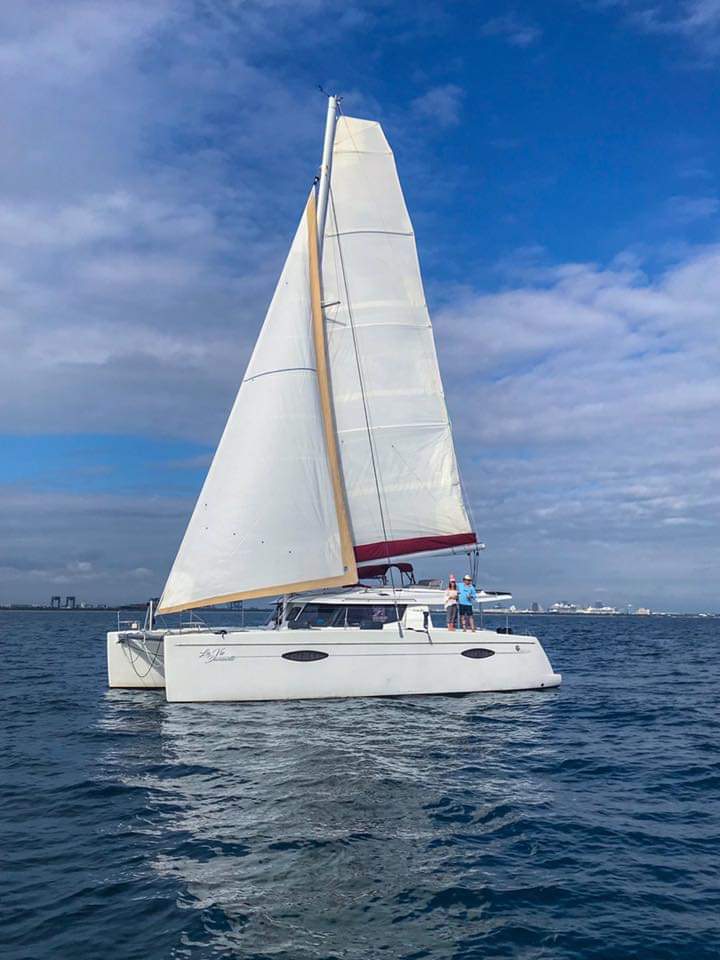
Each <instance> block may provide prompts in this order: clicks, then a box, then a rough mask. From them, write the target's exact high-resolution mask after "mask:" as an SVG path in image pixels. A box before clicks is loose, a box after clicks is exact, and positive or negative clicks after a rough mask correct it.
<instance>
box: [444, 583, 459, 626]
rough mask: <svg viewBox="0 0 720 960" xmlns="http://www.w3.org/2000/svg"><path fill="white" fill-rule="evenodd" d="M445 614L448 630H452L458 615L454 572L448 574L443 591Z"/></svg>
mask: <svg viewBox="0 0 720 960" xmlns="http://www.w3.org/2000/svg"><path fill="white" fill-rule="evenodd" d="M445 615H446V616H447V625H448V630H454V629H455V625H456V624H457V615H458V588H457V580H456V579H455V574H453V573H451V574H450V579H449V580H448V587H447V590H446V591H445Z"/></svg>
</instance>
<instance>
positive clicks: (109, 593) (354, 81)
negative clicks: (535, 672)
mask: <svg viewBox="0 0 720 960" xmlns="http://www.w3.org/2000/svg"><path fill="white" fill-rule="evenodd" d="M320 25H322V33H323V43H322V44H320V45H319V44H318V43H317V36H318V30H319V29H320ZM0 28H1V35H2V39H1V40H0V75H2V79H3V85H4V91H5V95H4V118H3V119H4V125H5V131H4V145H5V149H4V150H3V154H2V157H0V173H1V174H2V176H1V177H0V184H2V186H0V245H2V251H1V254H2V259H1V260H0V263H1V266H0V275H1V276H2V282H3V291H4V292H3V313H2V318H1V319H0V323H2V325H3V326H2V329H3V351H2V354H0V374H1V382H2V387H1V388H0V396H1V397H2V404H1V405H0V434H1V435H2V437H1V439H2V448H3V457H2V458H1V459H0V504H1V506H0V543H1V544H2V549H1V553H0V597H1V598H6V599H7V600H8V601H10V600H11V599H12V600H16V601H17V602H37V603H40V602H46V601H48V600H49V598H50V597H51V596H52V595H54V594H58V593H62V594H63V595H65V594H75V595H76V596H78V597H83V598H85V599H87V600H88V601H90V602H108V603H112V602H117V601H118V600H125V599H128V598H131V597H137V598H139V599H142V598H143V597H146V596H156V595H158V594H159V593H160V592H161V590H162V586H163V582H164V579H165V577H166V575H167V573H168V570H169V567H170V564H171V561H172V558H173V556H174V554H175V551H176V548H177V545H178V543H179V541H180V538H181V536H182V533H183V530H184V527H185V524H186V522H187V519H188V516H189V513H190V511H191V510H192V507H193V504H194V501H195V497H196V496H197V493H198V491H199V488H200V485H201V483H202V479H203V476H204V473H205V471H206V470H207V466H208V464H209V462H210V458H211V456H212V451H213V450H214V448H215V445H216V443H217V440H218V437H219V435H220V432H221V430H222V426H223V423H224V420H225V417H226V415H227V412H228V409H229V407H230V405H231V403H232V401H233V398H234V395H235V392H236V390H237V387H238V384H239V382H240V379H241V377H242V373H243V370H244V368H245V364H246V362H247V360H248V356H249V351H250V349H251V346H252V344H253V342H254V340H255V336H256V334H257V331H258V329H259V326H260V324H261V322H262V319H263V316H264V312H265V309H266V306H267V303H268V301H269V299H270V296H271V294H272V291H273V287H274V284H275V281H276V278H277V276H278V273H279V270H280V267H281V265H282V262H283V260H284V257H285V254H286V251H287V249H288V245H289V241H290V237H291V233H292V231H293V230H294V227H295V224H296V222H297V219H298V217H299V214H300V210H299V209H298V202H299V201H298V198H299V197H302V196H303V195H304V194H305V192H306V191H307V190H308V189H309V187H310V185H311V183H312V179H313V176H314V174H315V170H316V167H317V164H318V162H319V151H320V145H321V138H322V128H323V120H324V110H325V103H324V99H323V96H322V95H321V93H320V91H319V90H318V85H319V84H320V85H322V86H323V87H324V88H325V89H329V90H332V91H338V92H339V93H341V94H343V96H344V101H343V108H344V109H345V110H346V112H347V113H348V114H350V115H356V116H371V117H373V118H376V119H379V120H380V121H381V122H382V123H383V126H384V129H385V131H386V133H387V136H388V139H389V141H390V143H391V145H392V146H393V148H394V150H395V155H396V160H397V164H398V169H399V171H400V176H401V179H402V183H403V188H404V189H405V192H406V198H407V203H408V207H409V210H410V214H411V216H412V218H413V221H414V225H415V230H416V234H417V241H418V248H419V253H420V258H421V264H422V268H423V275H424V278H425V282H426V295H427V299H428V303H429V306H430V312H431V316H432V318H433V323H434V329H435V335H436V341H437V348H438V354H439V359H440V365H441V370H442V374H443V378H444V384H445V390H446V394H447V401H448V406H449V410H450V414H451V417H452V420H453V428H454V435H455V440H456V445H457V449H458V456H459V462H460V468H461V471H462V477H463V481H464V485H465V488H466V490H467V494H468V498H469V500H470V502H471V505H472V509H473V515H474V521H475V527H476V530H477V532H478V535H479V537H480V539H481V540H483V541H485V542H486V543H487V545H488V549H487V551H486V552H485V553H484V554H483V556H482V559H481V567H480V571H481V572H480V577H479V581H480V583H482V584H483V585H485V586H486V587H488V588H489V589H500V588H506V589H508V590H510V591H511V592H512V593H513V595H514V596H515V597H516V598H517V602H518V603H522V604H530V603H531V602H532V601H533V600H537V601H539V602H542V603H543V605H546V604H549V603H552V602H554V601H556V600H558V599H561V598H562V597H565V596H569V597H580V598H584V599H583V602H588V603H593V602H595V601H596V600H606V599H607V601H608V602H609V603H611V604H613V605H616V606H624V605H626V604H627V603H632V604H633V605H637V606H645V607H650V608H653V609H670V610H686V611H689V612H693V611H704V610H712V609H715V608H716V607H717V606H718V605H720V601H719V600H718V598H717V582H718V573H717V571H718V569H719V568H720V492H718V477H720V441H719V440H718V423H720V359H719V358H720V349H718V348H719V347H720V343H719V342H718V340H719V338H720V235H719V233H720V231H719V229H718V227H719V223H720V219H719V218H720V183H719V182H718V170H719V169H720V124H718V122H717V118H718V116H720V8H718V7H717V5H708V4H706V3H703V0H679V2H678V3H676V4H654V3H652V4H651V3H648V2H645V0H625V2H622V3H620V2H617V3H612V2H599V0H598V2H580V0H575V2H574V0H563V2H561V3H558V4H549V5H548V4H543V3H540V2H539V0H536V2H521V3H519V4H513V6H512V10H511V11H509V9H508V8H507V6H505V5H503V4H501V3H494V2H488V3H483V4H481V5H475V4H473V5H470V4H454V5H448V4H443V3H439V2H432V0H431V2H430V3H427V4H422V5H417V4H412V5H411V4H409V3H405V2H401V3H398V4H393V5H387V4H384V3H380V2H368V3H363V4H355V3H353V2H351V3H349V4H346V5H344V6H343V7H342V9H338V8H337V7H336V6H335V5H330V4H329V3H327V2H326V0H312V2H303V0H300V2H299V3H289V2H287V0H278V2H275V3H272V4H267V5H263V4H229V3H228V4H222V3H221V4H195V3H192V2H186V0H142V2H141V0H126V2H124V3H122V4H117V3H113V2H110V0H82V2H81V0H53V2H50V0H39V2H37V3H34V4H32V5H18V4H5V5H4V6H3V8H2V9H1V10H0ZM387 366H388V377H389V378H391V377H392V374H393V358H392V357H388V358H387ZM259 415H261V411H259ZM248 456H252V451H248ZM462 569H463V563H462V562H461V561H460V559H459V558H454V559H452V560H446V559H441V560H437V559H428V560H423V561H420V562H419V563H418V564H417V572H418V576H426V575H441V576H443V577H446V576H447V573H448V572H449V571H451V570H452V571H454V572H456V573H460V572H461V571H462Z"/></svg>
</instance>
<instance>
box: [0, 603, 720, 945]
mask: <svg viewBox="0 0 720 960" xmlns="http://www.w3.org/2000/svg"><path fill="white" fill-rule="evenodd" d="M637 619H638V620H639V619H640V618H637ZM643 621H644V622H642V623H639V624H634V623H632V624H631V623H630V621H628V620H625V619H620V618H618V619H616V620H615V622H614V623H613V622H603V623H598V622H597V621H594V622H584V623H582V624H578V623H577V621H572V620H563V619H562V618H558V619H557V620H555V621H553V622H552V623H551V622H549V621H548V620H544V621H543V620H538V621H536V622H534V623H533V626H535V625H536V623H537V625H538V629H540V628H541V627H542V628H543V629H544V630H545V631H546V633H545V635H543V634H542V633H541V639H543V641H547V645H548V648H549V653H550V654H551V657H552V659H553V662H554V663H555V662H556V663H557V667H558V669H560V670H562V671H563V672H564V674H565V676H566V679H567V681H568V682H567V683H566V685H565V686H564V687H563V688H561V689H560V690H559V691H546V692H544V693H515V694H505V695H491V696H488V695H484V696H467V697H418V698H412V699H410V698H406V699H386V700H348V701H308V702H295V703H261V704H246V705H234V704H167V703H166V702H165V701H164V699H163V696H162V693H158V692H153V691H147V692H146V691H107V690H106V689H105V687H104V673H103V658H104V650H103V647H102V640H101V638H102V632H103V629H104V627H105V625H104V623H103V621H102V619H100V618H98V619H96V620H95V621H93V620H92V618H88V615H85V616H83V615H78V616H77V617H76V618H75V621H74V626H73V628H72V629H68V630H63V631H62V632H60V631H59V627H60V625H61V623H62V624H64V625H67V624H69V623H70V621H69V620H64V621H60V620H58V619H57V618H55V620H52V622H49V621H47V620H46V621H38V622H37V623H35V624H34V626H33V627H32V630H33V631H34V632H33V633H32V637H33V638H34V640H35V642H36V643H39V642H40V640H42V642H43V644H44V645H45V649H46V651H47V655H46V656H44V657H43V658H42V659H39V658H37V657H35V658H33V657H32V656H29V655H28V647H27V640H28V638H29V636H30V632H29V627H28V621H24V622H23V623H20V624H18V623H17V622H15V623H13V624H12V625H11V626H12V630H14V633H12V631H11V632H10V635H11V636H12V637H14V645H12V644H11V645H10V647H9V648H8V649H9V650H10V653H9V657H8V661H7V663H8V669H9V670H10V671H11V672H13V676H14V686H13V692H12V695H11V697H10V698H9V699H8V708H7V716H6V717H5V721H6V726H7V729H8V730H9V731H10V732H11V733H12V742H11V747H10V752H9V771H10V778H9V780H8V784H9V790H8V803H7V806H6V811H7V814H8V820H7V823H8V824H9V825H10V826H9V830H8V837H7V843H5V844H4V848H5V849H6V850H7V851H8V852H9V854H10V857H11V862H12V863H13V867H12V870H11V871H10V872H9V873H8V875H7V880H6V883H5V887H4V888H3V889H0V894H2V902H3V904H4V908H5V910H6V912H7V916H6V917H3V920H5V921H6V922H5V924H4V927H3V929H4V930H5V932H6V934H7V935H8V936H9V938H10V940H9V943H10V952H9V953H6V954H5V955H4V958H5V956H7V957H9V958H10V960H15V958H18V960H19V958H21V957H22V958H26V957H33V958H36V957H37V958H39V960H46V958H48V960H49V958H51V957H52V958H55V957H65V956H68V957H69V956H72V957H73V958H76V957H77V958H84V957H87V958H88V960H90V958H92V960H95V958H97V957H99V956H120V957H122V958H123V960H134V958H138V960H141V958H142V960H154V958H168V957H172V958H193V960H194V958H207V957H243V958H247V957H258V958H261V957H262V958H271V957H272V958H287V960H305V958H307V960H310V958H314V960H320V958H331V957H337V958H340V957H342V958H348V960H356V958H357V960H360V958H362V960H366V958H373V957H383V956H387V957H392V958H396V957H402V958H408V960H410V958H419V957H431V958H444V957H448V958H450V957H453V958H455V957H457V958H475V957H481V956H482V957H520V958H523V960H536V958H543V960H544V958H553V960H555V958H573V960H579V958H583V960H585V958H588V957H590V958H598V960H600V958H603V960H611V958H613V960H614V958H616V957H640V956H643V957H645V956H647V957H652V958H653V960H656V958H671V957H672V958H676V957H680V956H690V955H692V956H693V958H701V960H705V958H708V960H709V958H710V957H716V956H717V954H718V947H719V946H720V944H719V943H718V935H717V930H716V927H715V921H714V917H715V915H716V908H717V906H718V904H717V900H716V893H715V864H716V853H717V851H716V850H715V845H716V843H717V837H718V834H719V833H720V829H719V828H720V816H719V814H718V810H719V809H720V806H719V804H718V800H720V796H719V793H720V768H719V766H718V762H717V759H716V753H715V749H716V748H715V744H716V742H717V734H718V732H719V731H718V720H717V719H716V715H715V710H714V708H713V707H712V704H714V703H716V702H717V693H718V680H717V674H716V673H715V672H713V671H709V670H708V666H707V665H708V663H709V662H712V660H713V658H714V649H715V648H714V644H715V637H714V632H713V629H712V624H710V625H708V624H700V625H699V626H698V622H697V621H678V622H676V623H675V624H671V623H669V622H668V623H660V624H659V623H658V621H655V620H653V619H652V618H643ZM621 628H622V629H621ZM672 630H675V631H683V630H684V631H685V635H682V634H681V636H680V637H679V638H678V637H677V635H676V636H673V635H672V633H668V631H672ZM703 631H704V632H703ZM690 633H692V637H693V645H692V651H693V655H692V656H685V657H683V658H678V657H677V651H678V649H679V646H681V647H682V648H683V649H688V647H687V644H685V643H684V642H683V641H684V639H685V638H686V636H688V635H690ZM81 639H82V640H83V642H80V640H81ZM68 650H71V651H72V653H73V657H72V659H69V658H68ZM670 679H671V681H672V682H671V683H669V680H670ZM38 798H41V799H42V802H38ZM2 883H3V881H2V880H1V879H0V885H1V884H2Z"/></svg>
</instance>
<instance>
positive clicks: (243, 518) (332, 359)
mask: <svg viewBox="0 0 720 960" xmlns="http://www.w3.org/2000/svg"><path fill="white" fill-rule="evenodd" d="M477 548H478V545H477V537H476V535H475V532H474V531H473V530H472V528H471V524H470V521H469V518H468V511H467V509H466V505H465V502H464V498H463V494H462V488H461V484H460V478H459V474H458V468H457V462H456V457H455V450H454V446H453V440H452V431H451V427H450V422H449V419H448V413H447V408H446V405H445V397H444V393H443V386H442V381H441V379H440V371H439V369H438V363H437V357H436V353H435V344H434V340H433V334H432V327H431V324H430V317H429V315H428V311H427V307H426V304H425V296H424V292H423V286H422V280H421V276H420V269H419V265H418V260H417V251H416V248H415V238H414V233H413V228H412V224H411V222H410V219H409V216H408V213H407V209H406V207H405V201H404V198H403V195H402V191H401V188H400V183H399V181H398V176H397V172H396V169H395V162H394V158H393V154H392V152H391V150H390V147H389V146H388V143H387V140H386V139H385V136H384V134H383V131H382V129H381V127H380V125H379V124H378V123H376V122H373V121H370V120H358V119H353V118H351V117H346V116H339V110H338V102H337V100H336V98H334V97H331V98H330V100H329V104H328V112H327V119H326V125H325V140H324V145H323V154H322V163H321V167H320V174H319V177H318V178H317V181H316V184H315V185H314V186H313V188H312V189H311V191H310V196H309V198H308V200H307V203H306V206H305V211H304V213H303V215H302V218H301V220H300V224H299V226H298V228H297V232H296V234H295V238H294V240H293V242H292V245H291V247H290V252H289V255H288V258H287V261H286V263H285V267H284V269H283V271H282V274H281V276H280V280H279V283H278V286H277V289H276V290H275V295H274V297H273V299H272V302H271V304H270V307H269V310H268V313H267V316H266V318H265V322H264V324H263V327H262V329H261V331H260V334H259V337H258V340H257V343H256V344H255V349H254V351H253V354H252V357H251V359H250V363H249V365H248V369H247V371H246V373H245V377H244V379H243V381H242V383H241V385H240V390H239V392H238V395H237V398H236V400H235V404H234V406H233V408H232V411H231V413H230V416H229V419H228V422H227V425H226V427H225V431H224V433H223V436H222V438H221V440H220V443H219V445H218V448H217V451H216V453H215V457H214V460H213V462H212V465H211V467H210V470H209V472H208V475H207V478H206V480H205V484H204V486H203V488H202V491H201V493H200V497H199V498H198V501H197V504H196V506H195V509H194V511H193V514H192V516H191V518H190V522H189V524H188V527H187V530H186V532H185V536H184V538H183V541H182V543H181V545H180V549H179V550H178V554H177V556H176V558H175V562H174V564H173V567H172V570H171V571H170V575H169V577H168V580H167V583H166V584H165V589H164V591H163V595H162V598H161V599H160V602H159V605H158V608H157V611H153V614H163V613H174V612H178V611H184V610H192V609H194V608H197V607H203V606H207V605H210V604H220V603H228V602H232V601H238V600H246V599H253V598H259V597H269V596H280V597H282V600H281V601H280V602H279V603H278V605H277V608H276V612H275V614H274V616H273V619H272V622H271V623H270V624H268V626H267V627H265V628H251V629H230V628H228V629H227V630H217V629H215V630H212V629H209V628H208V627H206V626H204V625H202V624H194V625H191V626H186V627H183V628H180V629H159V628H158V626H157V625H156V623H155V622H154V619H153V615H151V616H149V618H148V619H147V620H146V626H145V628H144V629H130V630H124V631H122V630H118V631H113V632H112V633H110V634H108V640H107V655H108V671H109V683H110V686H112V687H164V688H165V691H166V696H167V699H168V700H170V701H214V700H239V701H242V700H275V699H298V698H306V697H309V698H313V697H349V696H386V695H397V694H423V693H459V692H472V691H495V690H521V689H540V688H543V687H555V686H557V685H558V684H559V683H560V681H561V677H560V675H559V674H557V673H554V672H553V669H552V666H551V665H550V662H549V661H548V658H547V656H546V655H545V651H544V650H543V648H542V646H541V645H540V643H539V642H538V640H537V639H536V638H535V637H532V636H523V635H512V631H510V630H509V628H501V629H499V630H497V631H495V630H483V629H481V630H478V631H477V632H472V633H470V632H468V633H465V632H461V631H453V630H450V629H448V628H447V627H446V626H445V617H444V614H443V612H442V605H443V599H444V592H443V590H442V589H440V588H438V587H437V586H435V587H432V586H429V585H428V586H421V585H418V584H416V583H415V581H414V573H413V569H412V566H411V564H410V563H409V562H407V560H402V559H401V558H407V557H408V556H418V555H426V556H427V555H430V554H438V553H443V554H447V553H448V552H455V553H458V552H459V553H460V554H461V556H463V557H466V558H467V563H468V565H469V566H470V567H471V568H472V569H473V570H474V571H475V570H476V568H477V555H478V554H477ZM368 580H376V581H377V585H376V586H366V585H364V583H365V582H366V581H368ZM502 599H509V594H490V593H485V592H483V591H480V592H479V594H478V598H477V602H479V603H488V602H494V601H497V600H502Z"/></svg>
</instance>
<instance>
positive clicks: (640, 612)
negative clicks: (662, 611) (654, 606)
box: [635, 607, 652, 617]
mask: <svg viewBox="0 0 720 960" xmlns="http://www.w3.org/2000/svg"><path fill="white" fill-rule="evenodd" d="M651 613H652V610H651V609H650V607H638V608H637V610H636V611H635V616H641V617H648V616H649V615H650V614H651Z"/></svg>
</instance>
